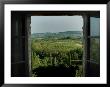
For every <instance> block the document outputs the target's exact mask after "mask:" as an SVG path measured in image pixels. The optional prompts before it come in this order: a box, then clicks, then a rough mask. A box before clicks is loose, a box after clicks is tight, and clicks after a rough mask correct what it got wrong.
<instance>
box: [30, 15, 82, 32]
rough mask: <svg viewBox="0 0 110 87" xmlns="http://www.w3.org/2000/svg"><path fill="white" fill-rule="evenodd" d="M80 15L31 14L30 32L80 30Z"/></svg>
mask: <svg viewBox="0 0 110 87" xmlns="http://www.w3.org/2000/svg"><path fill="white" fill-rule="evenodd" d="M82 26H83V19H82V16H31V33H45V32H63V31H82Z"/></svg>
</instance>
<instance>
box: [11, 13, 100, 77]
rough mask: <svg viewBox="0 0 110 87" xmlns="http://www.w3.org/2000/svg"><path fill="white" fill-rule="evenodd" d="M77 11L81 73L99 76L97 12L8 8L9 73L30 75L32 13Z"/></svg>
mask: <svg viewBox="0 0 110 87" xmlns="http://www.w3.org/2000/svg"><path fill="white" fill-rule="evenodd" d="M35 15H40V16H41V15H44V16H49V15H51V16H52V15H56V16H59V15H69V16H73V15H80V16H82V17H83V45H84V46H83V59H82V64H83V76H88V77H97V76H100V45H99V44H100V40H99V39H100V34H99V31H100V27H99V25H100V12H99V11H85V12H84V11H67V12H64V11H60V12H57V11H53V12H51V11H50V12H48V11H47V12H46V11H45V12H25V11H24V12H19V11H12V12H11V33H12V34H11V48H12V50H11V76H14V77H23V76H32V67H31V63H32V61H31V53H32V52H31V38H30V35H31V27H30V24H31V16H35Z"/></svg>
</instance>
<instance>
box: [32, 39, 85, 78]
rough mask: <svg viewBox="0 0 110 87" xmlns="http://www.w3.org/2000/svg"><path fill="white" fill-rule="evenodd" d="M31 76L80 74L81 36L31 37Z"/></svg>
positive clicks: (78, 75)
mask: <svg viewBox="0 0 110 87" xmlns="http://www.w3.org/2000/svg"><path fill="white" fill-rule="evenodd" d="M31 40H32V41H31V56H32V75H33V77H39V76H40V77H42V76H44V77H45V76H48V77H49V76H50V77H55V76H56V77H57V76H58V77H65V76H67V77H69V76H71V77H72V76H73V77H74V76H77V77H80V76H82V72H83V71H82V57H83V45H82V39H81V38H63V39H62V38H60V39H57V38H46V39H44V38H32V39H31Z"/></svg>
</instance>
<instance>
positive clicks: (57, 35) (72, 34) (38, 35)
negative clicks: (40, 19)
mask: <svg viewBox="0 0 110 87" xmlns="http://www.w3.org/2000/svg"><path fill="white" fill-rule="evenodd" d="M31 37H32V38H46V37H47V38H64V37H82V31H65V32H57V33H51V32H47V33H33V34H32V35H31Z"/></svg>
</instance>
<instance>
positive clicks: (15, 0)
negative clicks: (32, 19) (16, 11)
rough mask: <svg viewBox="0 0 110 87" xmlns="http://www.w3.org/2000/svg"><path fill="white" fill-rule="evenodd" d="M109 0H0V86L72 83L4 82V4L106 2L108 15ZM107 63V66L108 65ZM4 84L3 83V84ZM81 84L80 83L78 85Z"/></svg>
mask: <svg viewBox="0 0 110 87" xmlns="http://www.w3.org/2000/svg"><path fill="white" fill-rule="evenodd" d="M108 1H109V0H101V1H100V2H99V1H98V0H97V1H96V0H0V86H2V87H5V86H6V87H7V86H8V87H16V86H20V87H24V86H26V87H31V86H32V87H36V86H59V87H60V86H62V87H63V86H68V87H70V86H71V87H72V86H73V85H67V84H65V85H61V84H60V85H48V84H45V85H44V84H42V85H39V84H38V85H26V84H25V85H24V84H22V85H21V84H19V85H18V84H16V85H14V84H13V85H12V84H10V85H9V84H4V4H107V3H108V5H107V15H108V16H109V15H110V2H108ZM109 22H110V17H107V24H108V25H107V58H109V57H110V53H109V49H110V46H109V44H110V38H109V37H110V36H109V34H110V30H109V29H110V24H109ZM108 62H109V60H108V59H107V64H108V65H109V63H108ZM108 65H107V66H108ZM107 73H110V72H109V71H108V67H107ZM107 75H108V74H107ZM107 77H109V75H108V76H107ZM107 83H109V80H108V78H107ZM3 84H4V85H3ZM79 86H82V85H79ZM85 86H86V87H88V85H85ZM105 86H107V85H105V84H102V85H100V87H105Z"/></svg>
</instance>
